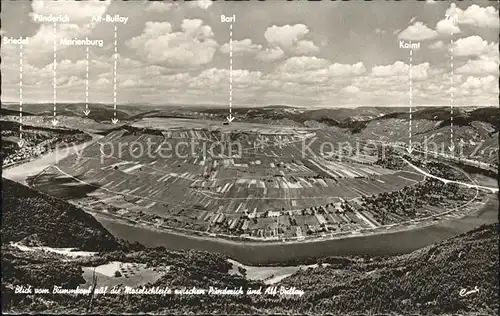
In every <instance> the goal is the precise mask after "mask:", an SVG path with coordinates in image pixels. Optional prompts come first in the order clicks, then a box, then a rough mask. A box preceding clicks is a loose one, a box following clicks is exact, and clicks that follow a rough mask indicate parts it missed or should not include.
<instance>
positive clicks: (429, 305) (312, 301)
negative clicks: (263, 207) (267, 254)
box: [282, 223, 499, 315]
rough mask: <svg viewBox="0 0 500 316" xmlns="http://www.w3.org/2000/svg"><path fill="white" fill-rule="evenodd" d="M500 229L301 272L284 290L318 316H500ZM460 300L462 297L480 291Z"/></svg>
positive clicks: (481, 230) (286, 282) (495, 226)
mask: <svg viewBox="0 0 500 316" xmlns="http://www.w3.org/2000/svg"><path fill="white" fill-rule="evenodd" d="M498 227H499V226H498V223H497V224H490V225H485V226H482V227H479V228H477V229H475V230H473V231H470V232H467V233H465V234H462V235H460V236H457V237H455V238H451V239H449V240H447V241H444V242H442V243H439V244H436V245H433V246H429V247H426V248H423V249H420V250H417V251H415V252H413V253H411V254H408V255H403V256H398V257H393V258H389V259H384V260H382V259H380V260H373V259H372V260H368V261H367V262H365V263H362V264H360V263H357V264H352V265H351V266H350V267H348V269H343V270H342V271H339V270H335V269H331V268H330V267H326V268H325V267H324V268H318V269H314V270H305V271H299V272H298V273H296V274H294V275H293V276H291V277H289V278H287V279H285V280H284V281H283V284H282V285H286V286H298V285H300V286H301V287H302V289H303V290H305V291H306V293H307V294H306V295H305V300H306V301H307V304H308V305H309V306H310V307H311V309H312V311H313V313H321V312H324V311H335V312H341V313H388V312H394V311H397V312H398V313H402V314H412V313H416V312H417V313H423V314H429V313H430V314H434V315H436V314H440V315H442V314H452V313H471V314H475V313H480V314H483V315H497V313H496V311H497V310H498V296H497V295H498V294H497V293H498V290H499V284H498V260H499V254H498V253H499V252H498ZM395 242H397V241H395ZM476 287H477V289H478V292H471V293H470V294H468V295H464V296H461V295H460V291H461V290H462V289H465V291H467V292H468V291H472V290H475V289H476Z"/></svg>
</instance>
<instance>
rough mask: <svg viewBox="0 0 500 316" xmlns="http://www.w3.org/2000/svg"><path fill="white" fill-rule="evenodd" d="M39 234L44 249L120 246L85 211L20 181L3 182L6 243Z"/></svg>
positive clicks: (94, 249) (3, 240)
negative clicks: (50, 247)
mask: <svg viewBox="0 0 500 316" xmlns="http://www.w3.org/2000/svg"><path fill="white" fill-rule="evenodd" d="M33 235H36V239H37V240H38V241H39V242H41V243H42V244H43V245H44V246H52V247H63V248H64V247H67V248H79V249H82V250H90V251H100V250H114V249H117V247H118V245H119V244H118V242H117V241H116V240H115V238H114V237H113V235H111V234H110V233H109V232H108V231H107V230H106V229H104V228H103V227H102V226H101V224H100V223H99V222H98V221H97V220H96V219H95V218H94V217H92V216H91V215H89V214H87V213H85V212H84V211H82V210H81V209H79V208H77V207H75V206H73V205H72V204H69V203H67V202H64V201H62V200H59V199H57V198H54V197H51V196H48V195H45V194H43V193H40V192H38V191H35V190H33V189H31V188H28V187H26V186H24V185H21V184H19V183H17V182H13V181H11V180H8V179H2V242H3V243H9V242H18V241H20V240H22V239H25V238H29V237H31V236H33Z"/></svg>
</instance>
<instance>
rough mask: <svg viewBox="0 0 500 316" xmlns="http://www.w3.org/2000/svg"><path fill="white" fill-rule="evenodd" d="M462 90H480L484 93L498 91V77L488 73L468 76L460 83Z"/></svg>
mask: <svg viewBox="0 0 500 316" xmlns="http://www.w3.org/2000/svg"><path fill="white" fill-rule="evenodd" d="M460 89H462V90H476V89H477V90H480V91H482V92H484V93H498V77H496V76H493V75H489V76H486V77H482V78H478V77H472V76H469V77H467V79H466V80H465V81H464V82H463V83H462V84H461V85H460Z"/></svg>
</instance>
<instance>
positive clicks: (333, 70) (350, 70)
mask: <svg viewBox="0 0 500 316" xmlns="http://www.w3.org/2000/svg"><path fill="white" fill-rule="evenodd" d="M328 71H329V73H330V74H331V75H332V76H335V77H337V76H339V77H345V76H356V75H361V74H363V73H365V72H366V68H365V66H364V65H363V63H362V62H358V63H356V64H353V65H349V64H338V63H335V64H332V65H330V66H329V67H328Z"/></svg>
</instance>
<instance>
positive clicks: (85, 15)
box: [25, 0, 111, 61]
mask: <svg viewBox="0 0 500 316" xmlns="http://www.w3.org/2000/svg"><path fill="white" fill-rule="evenodd" d="M110 3H111V1H110V0H107V1H98V0H91V1H41V0H35V1H33V2H32V3H31V8H32V10H33V12H31V13H30V17H31V18H32V19H33V18H34V16H35V14H43V15H51V14H52V15H59V14H61V15H67V16H68V18H69V20H70V21H69V23H58V24H57V27H56V32H55V33H56V34H55V36H56V43H58V42H59V41H60V40H61V39H63V38H75V37H83V36H85V35H88V34H90V33H91V32H92V30H93V29H94V27H95V26H96V23H95V22H94V23H92V22H91V20H92V17H94V16H102V15H103V14H104V13H105V12H106V10H107V9H108V7H109V5H110ZM36 23H37V24H39V25H40V27H39V28H38V30H37V32H36V33H35V34H34V35H33V36H31V37H30V38H29V44H28V45H26V50H25V57H26V59H27V61H37V60H39V59H40V57H41V55H43V54H48V53H50V54H52V52H53V42H54V28H53V23H39V22H36ZM65 49H67V47H65V46H59V47H58V50H59V51H60V52H61V51H63V50H65Z"/></svg>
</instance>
